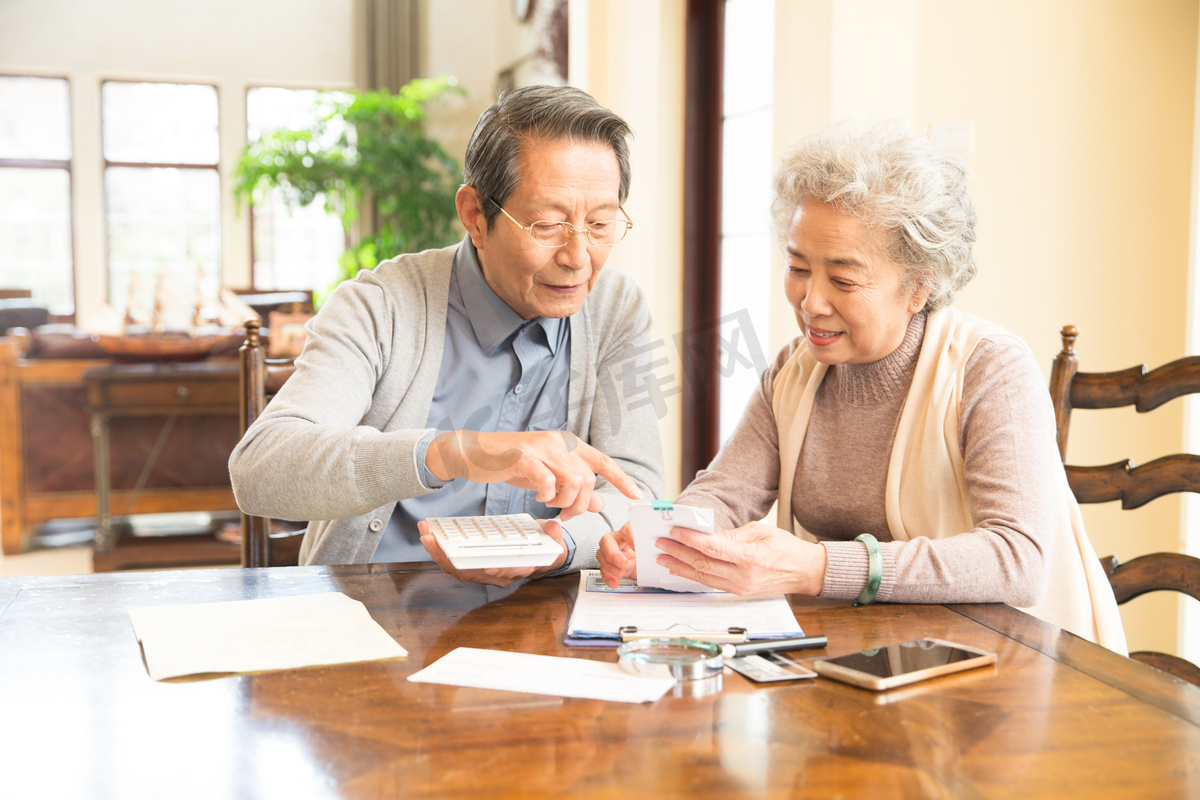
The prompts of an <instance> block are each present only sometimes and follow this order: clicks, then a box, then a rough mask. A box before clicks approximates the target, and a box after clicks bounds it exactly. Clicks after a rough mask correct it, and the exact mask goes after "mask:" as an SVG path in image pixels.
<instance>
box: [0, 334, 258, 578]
mask: <svg viewBox="0 0 1200 800" xmlns="http://www.w3.org/2000/svg"><path fill="white" fill-rule="evenodd" d="M201 364H203V365H205V366H204V367H203V369H205V370H209V371H210V372H213V373H214V374H216V375H218V376H219V377H216V378H214V377H213V375H209V376H207V377H205V378H202V379H196V380H191V381H188V380H184V381H183V382H179V381H178V380H172V379H167V380H165V381H158V380H149V381H144V382H140V383H139V382H138V381H116V382H112V381H109V382H103V381H102V382H100V383H98V384H97V386H103V387H105V388H104V390H103V391H105V392H107V395H98V396H97V397H95V398H93V400H92V401H89V398H88V389H87V386H86V385H85V382H84V378H83V376H84V374H85V373H88V372H93V373H99V374H103V373H104V372H105V370H111V369H112V368H113V367H114V364H113V362H112V361H111V360H110V359H38V358H32V359H27V358H20V357H19V353H18V347H17V342H16V341H15V340H13V339H8V338H0V541H2V543H3V548H4V552H5V553H6V554H10V555H11V554H16V553H20V552H23V551H24V550H26V549H28V546H29V538H30V534H31V533H32V531H33V530H34V528H36V527H37V526H38V525H39V524H41V523H44V522H47V521H49V520H51V519H70V518H94V517H96V516H97V514H98V508H97V499H96V475H95V463H96V459H95V451H94V448H93V436H92V418H91V415H90V413H89V406H90V405H97V406H109V405H111V406H114V407H115V406H120V407H122V408H123V409H128V410H130V411H133V412H137V413H123V412H121V413H118V414H113V415H111V416H109V431H108V433H109V440H110V442H111V447H110V453H109V464H110V480H111V493H110V496H109V497H110V502H111V508H112V511H113V512H114V514H116V515H124V514H149V513H162V512H173V511H222V510H235V509H236V508H237V506H236V504H235V503H234V500H233V491H232V489H231V488H230V485H229V471H228V466H227V462H228V459H229V454H230V452H232V450H233V447H234V445H235V444H236V443H237V440H238V436H239V432H238V415H237V396H238V393H237V380H238V379H237V361H236V359H210V360H209V361H206V362H201ZM144 366H145V370H144V371H145V372H152V371H153V370H155V369H157V368H156V367H152V366H150V365H144ZM195 366H200V365H195ZM118 369H120V370H129V369H133V370H135V372H136V371H137V370H138V369H141V367H133V368H131V367H120V368H118ZM171 403H178V404H181V405H182V406H183V407H185V408H187V410H189V411H191V412H195V413H187V414H183V415H179V416H178V417H177V418H176V419H175V421H174V422H173V424H172V426H171V429H170V430H169V432H168V436H167V437H166V438H165V440H164V441H163V442H162V446H161V448H160V453H159V454H158V458H157V459H156V460H155V463H154V464H153V468H152V469H151V470H150V471H149V473H148V474H147V475H146V476H145V479H144V486H143V488H142V489H141V490H140V491H138V492H136V493H135V492H134V491H133V489H134V487H135V486H137V483H138V480H139V477H141V475H142V471H143V469H144V468H145V465H146V463H147V460H148V458H149V456H150V455H151V453H152V452H153V450H154V448H155V444H156V442H158V440H159V437H160V436H161V434H162V431H163V428H164V426H165V425H166V423H167V420H168V419H169V418H170V417H171V414H172V411H171V410H170V409H168V408H166V406H168V405H170V404H171ZM141 412H145V413H141ZM231 549H232V551H233V553H232V555H231V558H232V560H231V562H230V563H235V562H236V561H237V554H236V550H237V548H236V546H234V547H232V548H231Z"/></svg>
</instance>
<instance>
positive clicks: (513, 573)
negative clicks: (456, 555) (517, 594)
mask: <svg viewBox="0 0 1200 800" xmlns="http://www.w3.org/2000/svg"><path fill="white" fill-rule="evenodd" d="M537 524H538V525H541V526H542V531H543V532H544V533H545V534H546V535H547V536H549V537H550V538H551V539H553V540H554V541H556V542H558V546H559V547H561V548H562V555H560V556H559V557H558V558H556V559H555V560H554V563H553V564H550V565H549V566H546V567H510V568H508V569H458V568H456V567H455V566H454V565H453V564H451V563H450V559H448V558H446V554H445V553H443V552H442V546H441V545H440V544H438V541H437V537H436V536H434V535H433V531H431V530H429V523H428V522H425V521H424V520H421V521H420V522H418V523H417V531H419V532H420V534H421V544H422V545H424V546H425V549H426V550H427V551H428V552H429V555H431V556H433V560H434V561H436V562H437V565H438V566H439V567H441V568H442V569H443V570H444V571H445V572H448V573H449V574H451V575H453V576H454V577H455V578H457V579H458V580H459V581H461V582H462V583H486V584H488V585H490V586H501V587H503V586H508V585H509V584H510V583H513V582H515V581H519V580H522V579H524V578H540V577H541V576H543V575H548V574H550V573H551V572H554V570H556V569H559V568H560V567H562V565H563V564H565V563H566V561H567V546H566V545H565V544H563V538H562V526H561V525H559V524H558V521H557V520H553V519H539V520H537Z"/></svg>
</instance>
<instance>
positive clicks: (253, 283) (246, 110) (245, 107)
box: [242, 83, 351, 292]
mask: <svg viewBox="0 0 1200 800" xmlns="http://www.w3.org/2000/svg"><path fill="white" fill-rule="evenodd" d="M254 89H285V90H288V91H297V92H346V91H351V90H349V89H331V88H329V87H325V88H318V87H315V86H280V85H278V84H272V83H252V84H247V85H246V87H245V92H244V95H243V98H242V115H243V119H244V122H245V124H244V125H243V130H242V135H243V136H244V137H245V139H244V140H245V144H246V146H247V147H249V146H250V92H251V91H252V90H254ZM254 210H255V203H254V200H253V198H251V200H250V202H249V204H248V208H247V214H246V218H247V220H248V223H249V225H250V233H249V236H248V237H247V241H248V243H249V250H250V252H249V254H248V256H249V264H250V271H249V274H250V286H249V288H250V289H251V290H252V291H255V292H260V291H261V292H278V291H292V290H298V291H319V290H321V289H323V288H324V287H321V286H307V287H304V286H291V287H286V288H283V289H260V288H259V286H258V277H257V275H255V271H256V268H257V261H256V259H255V258H254V227H255V226H254ZM339 222H340V220H339ZM350 238H351V237H350V233H349V232H348V231H345V230H343V231H342V239H343V248H344V249H343V252H344V251H345V250H349V249H350Z"/></svg>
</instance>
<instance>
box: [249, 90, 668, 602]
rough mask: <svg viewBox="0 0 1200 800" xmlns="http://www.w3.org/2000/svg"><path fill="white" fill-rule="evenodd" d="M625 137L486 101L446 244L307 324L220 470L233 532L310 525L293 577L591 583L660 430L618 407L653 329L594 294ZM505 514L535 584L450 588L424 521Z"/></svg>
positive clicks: (582, 114) (371, 275) (528, 101)
mask: <svg viewBox="0 0 1200 800" xmlns="http://www.w3.org/2000/svg"><path fill="white" fill-rule="evenodd" d="M629 135H630V131H629V126H628V125H627V124H626V123H625V121H624V120H622V119H621V118H620V117H618V116H617V115H616V114H614V113H612V112H611V111H609V110H608V109H605V108H603V107H602V106H600V105H599V104H597V103H596V101H595V100H594V99H593V98H592V97H591V96H590V95H588V94H587V93H585V92H582V91H580V90H578V89H574V88H570V87H547V86H535V87H527V88H524V89H518V90H516V91H513V92H510V93H508V94H506V95H504V96H503V97H501V98H500V100H499V101H498V102H497V103H495V104H494V105H492V106H491V107H489V108H488V109H487V110H486V111H485V112H484V113H483V115H482V116H481V117H480V120H479V123H478V124H477V126H476V128H475V132H474V134H473V135H472V137H471V142H470V144H469V145H468V147H467V153H466V159H465V165H464V173H465V177H466V184H465V185H463V186H462V187H461V188H460V189H459V191H458V195H457V198H456V205H457V208H458V217H459V219H460V220H461V221H462V224H463V227H464V228H466V231H467V235H466V237H465V238H464V239H463V241H462V242H461V243H459V244H458V245H455V246H453V247H448V248H445V249H443V250H431V251H426V252H423V253H417V254H412V255H402V256H400V257H398V258H394V259H391V260H389V261H385V262H383V263H381V264H380V265H379V266H378V267H376V268H375V269H374V270H373V271H371V272H365V271H364V272H362V273H361V274H360V275H359V276H358V277H357V278H356V279H355V280H353V281H347V282H345V283H343V284H341V285H340V286H339V287H338V288H337V290H336V291H335V292H334V293H333V295H332V296H331V297H330V298H329V300H328V301H327V302H326V304H325V306H324V307H323V308H322V309H321V313H320V314H318V315H317V316H316V317H315V318H314V319H313V320H312V321H311V322H310V323H309V326H308V339H307V343H306V345H305V348H304V352H303V354H302V355H301V356H300V358H299V359H298V360H297V370H296V373H295V374H294V375H293V376H292V378H290V379H289V380H288V382H287V384H286V385H285V386H284V387H283V390H282V391H280V393H279V394H278V395H276V397H275V399H274V400H273V401H272V402H271V404H270V406H268V408H267V409H266V411H265V413H264V414H263V415H262V416H261V417H259V419H258V420H256V421H255V423H254V424H253V425H252V426H251V427H250V429H249V430H248V431H247V432H246V435H245V437H244V438H243V439H242V441H241V442H240V443H239V444H238V446H237V448H236V449H235V450H234V452H233V455H232V456H231V458H230V461H229V469H230V474H231V476H232V479H233V487H234V493H235V495H236V497H237V501H238V505H239V506H240V507H241V508H242V509H243V510H244V511H246V512H247V513H250V514H255V515H261V516H274V517H279V518H284V519H307V520H313V521H312V522H310V523H309V525H308V530H307V533H306V534H305V538H304V543H303V546H302V548H301V562H302V563H305V564H344V563H361V562H364V561H387V562H394V561H419V560H429V559H432V560H434V561H436V562H437V563H438V564H439V565H440V566H441V567H442V568H443V569H444V570H446V571H447V572H449V573H451V574H453V575H454V576H455V577H457V578H458V579H459V580H463V581H474V582H479V583H488V584H494V585H499V586H504V585H507V584H508V583H511V582H512V581H514V580H518V579H521V578H527V577H536V576H539V575H544V574H549V573H553V572H565V571H569V570H577V569H580V568H586V567H591V566H594V565H595V564H596V560H595V553H596V547H597V544H598V542H599V539H600V537H601V536H603V535H604V534H605V533H608V532H609V531H612V530H615V529H617V528H619V527H621V526H622V525H623V524H624V523H625V521H626V518H627V509H628V505H629V499H631V498H633V499H636V498H637V497H639V496H659V495H661V494H662V491H663V478H662V457H661V452H660V446H659V441H658V432H657V421H656V419H655V417H654V414H653V410H652V407H651V405H650V404H649V403H647V402H645V401H644V400H641V401H639V400H638V399H637V398H636V397H634V396H633V395H632V394H631V393H632V392H633V391H634V390H635V389H636V387H637V386H639V385H643V384H644V383H645V372H646V371H647V370H648V369H649V364H648V363H647V361H648V354H649V350H650V349H651V348H650V347H649V344H648V339H649V332H650V316H649V313H648V311H647V310H646V307H645V303H644V302H643V299H642V295H641V293H640V291H639V290H638V288H637V286H636V285H635V284H634V282H633V281H632V280H630V279H629V278H628V277H626V276H624V275H622V274H620V273H616V272H612V271H609V272H604V274H603V275H602V274H601V273H602V271H603V267H604V264H605V262H606V261H607V259H608V256H609V254H610V253H611V252H612V247H613V245H615V244H617V243H618V242H619V241H621V239H622V238H623V237H624V236H625V234H626V232H627V230H628V229H629V228H630V227H632V223H631V222H630V221H629V217H628V215H626V213H625V211H624V209H623V208H622V205H623V203H624V202H625V199H626V197H627V195H628V192H629V178H630V170H629V149H628V144H627V137H628V136H629ZM639 378H640V380H639ZM520 512H527V513H530V514H532V515H533V516H534V517H535V518H537V519H538V520H539V522H540V524H541V525H542V528H543V530H544V531H545V533H546V534H547V535H549V536H551V537H552V538H554V539H555V540H556V541H558V542H559V544H560V545H561V547H562V553H561V555H560V556H559V557H558V559H557V560H556V561H555V562H554V563H553V564H551V565H549V566H547V567H541V568H537V569H531V568H508V569H489V570H459V569H456V568H454V567H453V565H451V564H450V562H449V560H447V559H446V557H445V555H444V554H443V553H442V551H441V549H440V548H439V546H438V544H437V542H436V540H435V539H434V538H433V536H432V535H431V534H430V532H429V530H428V528H427V526H426V524H425V523H424V522H422V520H425V519H427V518H430V517H440V516H460V515H478V514H512V513H520ZM555 517H557V518H558V519H557V520H554V518H555ZM560 522H561V525H560Z"/></svg>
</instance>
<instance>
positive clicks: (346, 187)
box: [233, 78, 464, 303]
mask: <svg viewBox="0 0 1200 800" xmlns="http://www.w3.org/2000/svg"><path fill="white" fill-rule="evenodd" d="M447 93H455V94H463V93H464V92H463V91H462V89H461V88H460V87H459V86H458V85H457V84H456V82H455V80H454V79H453V78H434V79H425V78H418V79H416V80H413V81H412V82H410V83H408V84H406V85H405V86H403V87H401V89H400V91H399V92H398V93H397V94H394V95H393V94H391V93H390V92H388V91H387V90H386V89H384V90H380V91H362V92H330V93H324V94H322V95H321V96H320V98H319V99H318V100H317V109H316V110H317V113H316V114H315V115H314V122H313V123H312V124H311V126H309V127H307V128H301V129H286V130H275V131H269V132H267V133H265V134H264V135H263V136H262V137H260V138H259V139H258V140H257V141H255V142H252V143H250V144H249V145H247V146H246V148H245V150H244V151H243V152H242V155H241V157H240V158H239V160H238V163H237V166H236V167H235V169H234V173H233V177H234V196H235V198H237V201H238V204H239V206H242V205H244V204H245V203H246V202H248V201H249V200H250V199H251V198H254V199H261V198H262V197H263V196H264V195H265V194H266V193H267V192H269V191H270V190H271V189H274V188H279V189H281V190H283V197H284V199H285V202H287V203H288V204H291V205H298V206H306V205H309V204H311V203H313V202H318V201H323V202H324V203H325V206H326V207H327V208H328V209H329V210H331V211H334V212H335V213H337V214H339V215H340V216H341V218H342V224H343V226H344V227H345V229H346V231H347V234H349V232H350V231H351V230H352V228H351V225H352V223H353V222H354V220H355V219H357V217H358V214H359V211H360V209H361V208H363V207H364V206H366V207H367V208H373V209H374V212H375V213H374V217H375V220H374V221H375V225H374V230H373V231H371V232H370V233H369V234H367V235H365V236H363V237H362V238H361V239H359V240H358V241H356V242H351V245H350V247H349V249H347V250H346V252H345V253H344V254H343V255H342V257H341V266H340V269H339V273H338V281H339V282H340V281H342V280H346V279H348V278H352V277H354V276H355V275H356V274H357V273H358V271H359V270H360V269H373V268H374V267H375V265H376V264H378V263H379V261H381V260H383V259H387V258H391V257H392V256H394V255H398V254H400V253H408V252H416V251H419V250H425V249H427V248H431V247H444V246H446V245H449V244H453V243H454V242H455V241H457V240H458V239H459V238H460V237H461V231H460V230H459V227H458V217H457V215H456V213H455V209H454V194H455V192H456V191H457V190H458V187H459V186H460V185H461V183H462V168H461V167H460V166H459V164H458V162H457V161H456V160H455V159H454V158H452V157H451V156H450V155H449V154H447V153H446V151H445V150H444V149H442V147H441V145H439V144H438V143H437V142H435V141H434V140H433V139H431V138H429V136H427V135H426V133H425V126H424V122H425V118H426V116H427V107H428V106H429V105H430V104H431V103H432V102H434V101H436V100H438V99H439V98H441V97H443V96H444V95H446V94H447ZM317 288H318V303H319V302H320V300H321V299H323V293H322V292H320V288H321V287H317ZM329 288H330V289H331V288H332V287H329ZM327 292H328V290H326V292H325V294H327Z"/></svg>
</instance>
